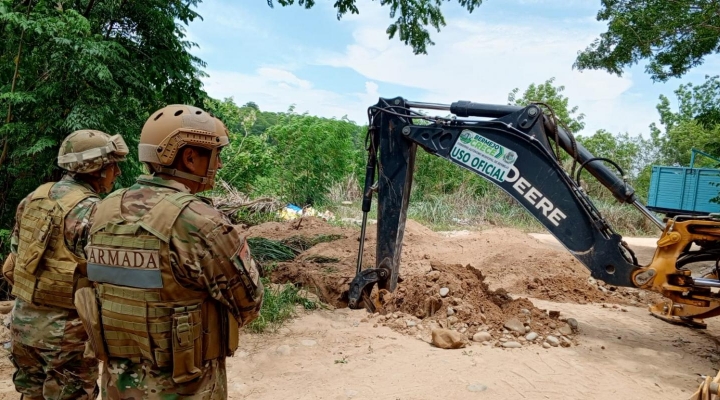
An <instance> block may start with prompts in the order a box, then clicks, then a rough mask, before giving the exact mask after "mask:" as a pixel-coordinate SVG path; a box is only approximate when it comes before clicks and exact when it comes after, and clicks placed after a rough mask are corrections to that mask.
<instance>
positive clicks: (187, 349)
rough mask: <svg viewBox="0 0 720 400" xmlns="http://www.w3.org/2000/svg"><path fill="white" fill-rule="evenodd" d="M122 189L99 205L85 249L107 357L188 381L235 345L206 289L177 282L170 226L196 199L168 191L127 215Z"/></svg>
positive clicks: (230, 321) (229, 321)
mask: <svg viewBox="0 0 720 400" xmlns="http://www.w3.org/2000/svg"><path fill="white" fill-rule="evenodd" d="M125 191H126V189H123V190H119V191H116V192H114V193H113V194H111V195H110V196H108V197H107V198H106V199H105V200H103V201H102V202H101V203H100V204H99V205H98V208H97V211H96V214H95V219H94V223H93V227H92V229H91V233H90V235H91V236H90V243H89V245H88V247H87V249H86V251H87V257H88V279H89V280H90V281H91V282H94V284H95V294H96V297H97V298H98V302H99V306H100V307H99V308H100V318H99V319H100V325H101V326H102V333H101V335H102V337H103V342H105V344H106V345H107V349H106V352H107V355H108V357H110V358H127V359H130V360H131V361H132V362H135V363H139V362H141V361H142V360H147V361H150V362H151V363H152V364H153V365H154V366H156V367H157V368H160V369H171V370H172V372H173V380H174V381H175V382H177V383H181V382H186V381H189V380H192V379H194V378H196V377H198V376H199V375H200V373H201V368H202V366H203V363H204V361H207V360H212V359H216V358H219V357H225V356H227V355H230V354H232V352H234V351H235V349H236V348H237V346H238V334H237V332H238V323H237V322H236V321H235V319H234V318H233V317H232V315H231V314H230V313H229V312H228V311H227V310H226V309H224V308H223V307H222V306H221V305H220V303H218V302H217V301H214V300H212V299H211V298H209V295H208V293H207V291H196V290H191V289H188V288H185V287H183V286H182V285H180V284H178V283H177V281H176V280H175V275H174V273H173V271H172V268H171V262H170V238H171V237H172V227H173V225H174V223H175V221H176V219H177V218H178V216H180V213H181V212H182V211H183V209H184V208H185V207H186V206H187V205H188V204H190V203H191V202H192V201H200V200H199V199H197V198H196V197H195V196H193V195H191V194H188V193H173V194H169V195H166V196H165V197H163V198H162V199H161V200H160V201H159V202H158V203H157V204H156V205H155V206H154V207H152V208H151V209H150V210H149V211H148V212H147V213H145V214H144V215H143V216H141V217H139V218H132V217H128V218H127V219H126V218H125V217H123V215H122V212H121V204H122V198H123V194H124V193H125Z"/></svg>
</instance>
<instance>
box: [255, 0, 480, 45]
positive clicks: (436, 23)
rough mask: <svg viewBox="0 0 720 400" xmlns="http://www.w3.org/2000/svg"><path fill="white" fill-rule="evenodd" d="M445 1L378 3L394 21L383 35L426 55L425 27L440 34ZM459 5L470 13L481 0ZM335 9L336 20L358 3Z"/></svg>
mask: <svg viewBox="0 0 720 400" xmlns="http://www.w3.org/2000/svg"><path fill="white" fill-rule="evenodd" d="M276 1H277V3H278V4H280V5H281V6H289V5H292V4H294V3H295V0H276ZM445 1H448V0H380V4H381V5H382V6H388V7H389V8H390V18H391V19H394V21H393V22H392V23H391V24H390V25H389V26H388V27H387V30H386V33H387V34H388V37H389V38H390V39H392V38H394V37H395V35H397V36H398V38H399V39H400V40H401V41H402V42H403V43H405V44H406V45H408V44H409V45H410V46H411V47H412V49H413V52H414V53H415V54H427V47H428V46H432V45H434V44H435V42H433V41H432V40H431V39H430V32H429V31H428V27H432V28H435V29H436V30H437V31H438V32H440V27H444V26H445V25H446V23H445V17H444V16H443V14H442V11H441V6H442V5H443V2H445ZM457 1H458V3H459V4H460V5H461V6H462V7H465V9H467V11H468V12H470V13H472V12H473V11H474V10H475V8H477V7H479V6H480V5H481V4H482V0H457ZM267 3H268V5H269V6H270V7H273V4H274V2H273V0H267ZM298 5H299V6H301V7H305V8H307V9H309V8H312V7H313V6H314V5H315V0H298ZM334 7H335V9H336V10H337V19H338V20H340V19H341V18H342V17H343V16H344V15H346V14H348V13H350V14H359V13H360V10H359V9H358V7H357V0H336V1H335V4H334Z"/></svg>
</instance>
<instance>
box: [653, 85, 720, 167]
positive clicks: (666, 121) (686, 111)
mask: <svg viewBox="0 0 720 400" xmlns="http://www.w3.org/2000/svg"><path fill="white" fill-rule="evenodd" d="M674 93H675V95H676V99H677V103H678V109H677V111H673V110H672V109H671V107H670V100H669V99H668V98H667V97H666V96H664V95H661V96H660V103H659V104H658V105H657V110H658V113H659V114H660V124H661V125H663V126H664V130H661V129H660V128H658V127H657V126H656V125H654V124H653V125H652V126H651V130H652V136H653V138H654V139H655V140H656V142H657V145H658V147H659V148H660V152H661V155H662V157H663V159H662V162H663V163H665V164H670V165H688V164H689V163H690V156H691V149H692V148H693V147H694V148H697V149H699V150H703V151H705V152H708V153H710V154H714V155H720V79H719V78H718V77H717V76H712V77H711V76H706V80H705V83H703V84H701V85H697V86H695V85H693V84H692V83H688V84H684V85H680V87H679V88H678V89H677V90H675V92H674Z"/></svg>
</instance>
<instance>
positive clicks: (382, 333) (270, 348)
mask: <svg viewBox="0 0 720 400" xmlns="http://www.w3.org/2000/svg"><path fill="white" fill-rule="evenodd" d="M534 302H535V303H536V304H537V305H539V306H551V307H552V308H553V309H559V310H561V311H562V313H568V314H570V315H573V316H575V317H576V318H577V319H578V322H579V323H580V330H581V332H580V334H579V338H578V339H579V345H578V346H574V347H569V348H560V347H558V348H551V349H543V348H538V347H531V348H528V347H525V348H521V349H500V348H495V347H490V346H483V345H480V344H473V345H471V346H469V347H467V348H464V349H457V350H442V349H438V348H435V347H433V346H432V345H430V344H429V343H426V342H425V341H422V340H418V339H416V338H414V337H409V336H407V335H403V334H400V333H398V332H395V331H393V330H391V329H389V328H387V327H382V326H379V327H377V328H373V325H374V324H373V322H372V320H370V321H369V322H367V323H363V322H360V321H361V320H362V319H363V318H364V317H366V316H367V314H366V312H365V311H364V310H356V311H352V310H348V309H342V310H336V311H332V312H328V311H322V312H313V313H311V314H308V315H304V316H302V317H301V318H299V319H297V320H295V321H293V322H292V323H291V324H290V325H288V326H287V327H286V328H284V329H282V330H281V331H280V332H278V333H277V334H272V335H249V336H245V338H244V342H243V344H242V352H241V353H239V354H238V355H237V356H236V357H235V358H233V359H232V361H231V362H230V367H229V371H228V376H229V377H230V378H229V380H230V383H229V385H230V390H231V395H230V399H258V400H260V399H268V400H269V399H403V400H405V399H437V398H446V399H511V398H513V399H611V400H620V399H641V398H653V399H682V398H686V397H688V396H689V394H690V393H691V391H693V390H694V389H695V388H696V387H697V384H698V382H699V380H698V374H701V373H707V372H709V371H712V366H713V363H712V362H711V361H709V360H708V359H707V358H705V356H713V357H715V354H716V344H715V341H714V337H716V336H717V335H718V334H719V333H720V323H718V322H720V321H712V320H711V321H710V323H709V328H708V330H707V331H706V332H702V331H693V330H690V329H687V328H683V327H678V326H674V325H670V324H667V323H664V322H662V321H660V320H658V319H656V318H653V317H651V316H649V315H648V314H647V312H646V311H645V310H644V309H641V308H636V307H626V308H625V309H626V310H627V312H623V311H621V309H620V308H618V309H614V308H612V307H610V308H603V307H602V306H600V305H582V306H581V305H571V304H557V303H554V304H549V302H544V301H541V300H534Z"/></svg>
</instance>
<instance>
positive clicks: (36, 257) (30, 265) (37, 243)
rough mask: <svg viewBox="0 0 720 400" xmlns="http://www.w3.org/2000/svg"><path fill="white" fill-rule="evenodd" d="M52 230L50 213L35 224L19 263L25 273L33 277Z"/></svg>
mask: <svg viewBox="0 0 720 400" xmlns="http://www.w3.org/2000/svg"><path fill="white" fill-rule="evenodd" d="M52 229H53V218H52V214H50V213H48V214H47V215H46V216H45V217H44V218H42V219H38V220H37V221H36V222H35V229H33V233H32V240H31V241H30V243H29V244H28V246H27V248H26V249H25V251H24V252H23V256H24V257H23V260H21V261H20V262H22V263H23V266H24V267H25V271H27V272H28V273H29V274H31V275H35V271H36V270H37V267H38V264H40V260H42V258H43V255H44V254H45V250H46V249H47V246H48V242H49V241H50V236H52V235H51V233H52Z"/></svg>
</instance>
